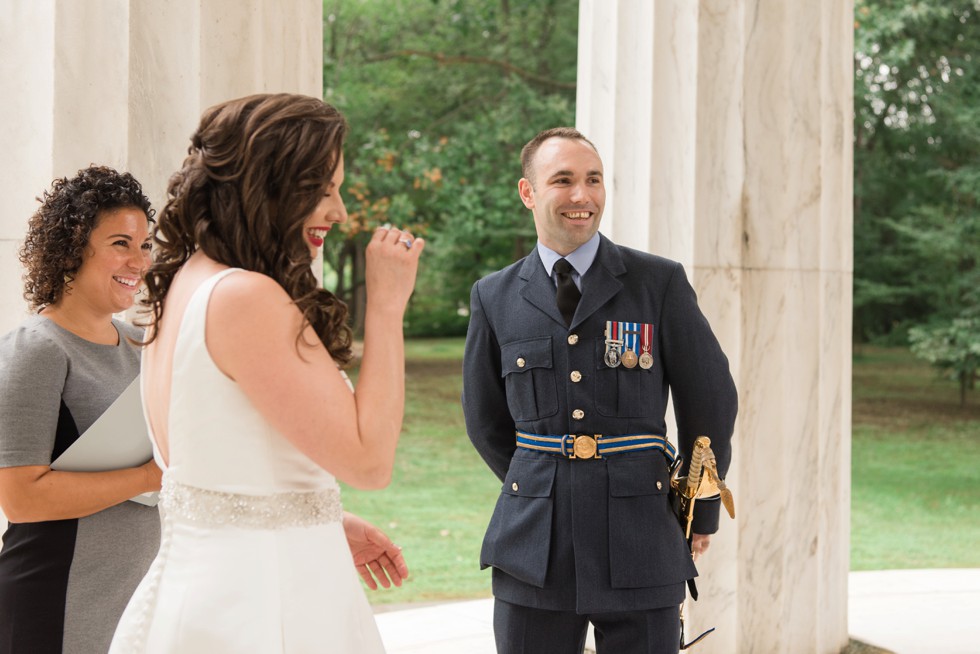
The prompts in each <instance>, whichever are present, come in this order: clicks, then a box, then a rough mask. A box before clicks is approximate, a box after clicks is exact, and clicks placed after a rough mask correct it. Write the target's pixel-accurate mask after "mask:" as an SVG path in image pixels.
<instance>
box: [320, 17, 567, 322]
mask: <svg viewBox="0 0 980 654" xmlns="http://www.w3.org/2000/svg"><path fill="white" fill-rule="evenodd" d="M577 10H578V2H577V0H548V1H546V2H539V3H515V2H510V1H508V0H467V1H465V2H464V1H461V0H431V1H429V2H418V1H415V2H408V1H398V0H326V1H325V2H324V16H325V26H324V55H325V56H324V89H325V91H324V93H325V96H326V99H327V101H329V102H332V103H334V104H336V105H337V106H338V107H339V108H340V109H341V110H342V111H343V112H344V113H345V115H346V116H347V117H348V119H349V121H350V123H351V125H352V133H351V137H350V140H349V143H348V146H347V148H346V156H347V159H346V162H345V163H346V167H347V171H348V172H347V177H348V182H347V184H346V187H347V192H346V200H347V203H348V210H349V213H350V214H351V221H350V224H349V225H348V227H347V229H346V230H345V238H344V240H343V242H342V243H337V242H334V243H331V244H329V245H328V247H327V249H326V251H325V258H326V261H327V266H328V267H329V269H330V273H331V274H332V276H333V278H334V279H335V280H336V286H337V289H338V291H339V293H340V295H341V297H343V298H344V299H345V300H346V301H347V302H348V303H349V304H350V305H351V308H352V313H353V315H354V320H355V327H357V328H360V327H361V326H362V319H363V307H364V303H363V281H362V280H363V251H364V247H365V245H366V243H367V240H368V238H369V235H370V233H371V231H373V228H374V227H375V226H377V225H378V224H383V223H386V222H390V223H392V224H394V225H397V226H404V227H407V228H410V229H412V230H413V231H415V232H416V233H418V234H420V235H424V236H425V237H426V240H427V247H426V253H425V255H424V256H423V261H422V264H421V268H420V271H419V281H418V285H417V289H416V293H415V295H414V296H413V299H412V302H411V305H410V307H409V313H408V315H407V318H406V321H407V325H406V329H407V332H408V333H414V334H426V335H437V334H461V333H463V332H464V331H465V328H466V323H467V316H466V310H467V307H468V305H469V288H470V286H471V285H472V283H473V282H474V281H475V280H476V279H477V278H479V277H480V276H482V275H484V274H486V273H488V272H490V271H492V270H495V269H497V268H500V267H501V266H503V265H506V264H507V263H510V262H512V261H514V260H516V259H517V258H520V257H521V256H524V255H525V254H526V253H527V252H528V251H529V250H530V248H531V247H532V246H533V244H534V228H533V223H532V220H531V217H530V215H529V214H528V213H527V211H526V210H525V209H524V208H523V206H522V205H521V204H520V201H519V199H518V197H517V191H516V188H517V179H518V178H519V176H520V158H519V154H520V148H521V146H522V145H523V144H524V143H525V142H526V141H528V140H529V139H530V138H531V137H532V136H534V134H536V133H537V132H538V131H540V130H542V129H545V128H547V127H553V126H555V125H559V124H562V125H567V124H573V123H574V114H575V112H574V93H575V78H576V52H577V45H576V39H577V24H578V15H577Z"/></svg>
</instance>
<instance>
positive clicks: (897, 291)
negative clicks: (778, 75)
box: [854, 0, 980, 342]
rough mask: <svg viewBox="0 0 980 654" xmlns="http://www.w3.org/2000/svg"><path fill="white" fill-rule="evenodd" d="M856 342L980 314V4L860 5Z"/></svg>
mask: <svg viewBox="0 0 980 654" xmlns="http://www.w3.org/2000/svg"><path fill="white" fill-rule="evenodd" d="M855 19H856V20H855V58H856V60H855V80H854V81H855V93H854V97H855V152H854V166H855V207H854V219H855V225H854V254H855V286H854V305H855V313H854V327H855V337H856V338H857V339H858V340H859V341H863V340H875V339H878V340H881V339H883V338H884V339H889V338H890V339H891V340H892V341H893V342H901V341H902V340H904V339H905V336H906V333H907V330H908V329H909V327H911V326H914V325H921V324H923V323H927V322H934V323H936V324H950V321H951V320H953V319H954V318H957V317H958V316H960V314H961V313H962V312H963V311H965V310H969V309H970V307H976V306H977V302H978V297H977V294H976V293H975V292H974V291H975V289H977V288H978V287H980V267H978V265H977V263H978V261H977V257H978V253H980V211H978V198H980V157H978V152H980V62H978V60H977V56H978V44H980V2H978V1H977V0H943V1H941V2H940V1H938V0H928V1H915V2H908V1H905V0H856V2H855Z"/></svg>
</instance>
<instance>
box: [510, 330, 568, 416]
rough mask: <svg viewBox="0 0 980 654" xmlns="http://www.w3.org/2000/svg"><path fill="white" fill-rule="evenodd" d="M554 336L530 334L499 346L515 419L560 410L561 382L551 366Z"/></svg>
mask: <svg viewBox="0 0 980 654" xmlns="http://www.w3.org/2000/svg"><path fill="white" fill-rule="evenodd" d="M552 366H553V361H552V351H551V337H550V336H545V337H543V338H528V339H525V340H522V341H514V342H512V343H506V344H504V345H501V346H500V370H501V376H502V377H503V378H504V380H505V382H504V384H505V386H506V389H507V406H508V408H509V409H510V414H511V417H512V418H513V419H514V422H525V421H530V420H538V419H540V418H547V417H549V416H553V415H555V414H556V413H558V386H557V382H556V381H555V374H554V370H552Z"/></svg>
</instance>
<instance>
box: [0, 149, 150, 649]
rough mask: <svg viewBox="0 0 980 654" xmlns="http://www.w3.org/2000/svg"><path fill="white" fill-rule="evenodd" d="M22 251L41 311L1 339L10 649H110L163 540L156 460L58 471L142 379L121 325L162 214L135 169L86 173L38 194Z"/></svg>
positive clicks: (1, 484)
mask: <svg viewBox="0 0 980 654" xmlns="http://www.w3.org/2000/svg"><path fill="white" fill-rule="evenodd" d="M40 200H41V206H40V207H39V208H38V210H37V211H36V212H35V214H34V215H33V216H32V217H31V220H30V224H29V228H28V234H27V238H26V240H25V242H24V245H23V247H22V249H21V252H20V258H21V261H22V263H23V264H24V266H25V268H26V275H25V291H24V296H25V298H26V299H27V301H28V302H29V303H30V306H31V308H32V309H33V310H34V311H35V313H34V315H32V316H30V317H29V318H28V319H27V320H25V321H24V322H23V323H21V325H20V326H18V327H17V328H16V329H14V330H13V331H12V332H10V333H8V334H6V335H5V336H4V337H3V338H2V339H0V508H2V510H3V513H4V514H5V515H6V517H7V519H8V521H9V523H10V524H9V526H8V528H7V531H6V533H5V534H4V536H3V549H2V550H0V652H2V653H4V654H6V653H8V652H17V653H21V652H32V653H38V654H47V653H49V652H50V653H52V654H54V653H58V652H80V653H81V652H84V653H85V654H92V653H95V652H105V651H106V650H107V649H108V647H109V641H110V640H111V638H112V633H113V630H114V629H115V626H116V622H117V621H118V619H119V616H120V615H121V614H122V611H123V608H124V607H125V606H126V602H127V601H128V599H129V597H130V595H131V594H132V592H133V590H134V589H135V588H136V585H137V584H138V583H139V580H140V579H141V578H142V576H143V574H145V572H146V570H147V568H148V567H149V564H150V562H151V561H152V560H153V557H154V555H155V554H156V551H157V549H158V547H159V539H160V521H159V516H158V514H157V510H156V508H153V507H149V506H144V505H143V504H137V503H135V502H128V501H127V500H128V499H129V498H131V497H134V496H136V495H139V494H141V493H144V492H148V491H154V490H158V489H159V488H160V470H159V468H157V466H156V464H155V463H154V462H153V461H152V460H151V461H148V462H147V463H146V464H144V465H141V466H138V467H135V468H129V469H124V470H114V471H109V472H61V471H54V470H52V469H51V468H50V464H51V462H52V461H53V460H54V459H56V458H57V457H58V456H59V455H60V454H61V453H62V452H64V451H65V450H66V449H67V448H68V446H70V445H71V444H72V443H73V442H74V441H75V440H76V439H77V438H78V437H79V435H80V434H82V433H84V432H85V430H86V429H88V427H89V426H91V425H92V423H93V422H95V420H96V419H97V418H98V417H99V416H100V415H102V413H103V412H104V411H105V410H106V409H107V408H108V407H109V405H111V404H112V403H113V402H114V401H115V400H116V398H117V397H118V396H119V395H120V394H121V393H122V391H123V390H125V389H126V387H128V386H129V384H130V383H131V382H132V381H133V379H135V378H136V376H137V374H138V373H139V357H140V355H139V349H138V346H136V345H134V342H138V341H139V339H140V338H141V337H142V332H141V330H139V329H137V328H135V327H133V326H132V325H129V324H127V323H125V322H122V321H119V320H115V319H114V318H113V314H115V313H119V312H121V311H125V310H126V309H128V308H129V307H131V306H132V304H133V300H134V298H135V295H136V293H137V289H138V288H139V286H140V282H141V278H142V275H143V272H144V271H145V270H146V268H147V266H148V265H149V262H150V239H149V223H150V220H151V219H152V215H153V211H152V209H151V208H150V201H149V199H148V198H147V197H146V195H144V193H143V190H142V188H141V187H140V184H139V182H137V181H136V180H135V179H134V178H133V177H132V176H131V175H129V174H128V173H118V172H116V171H115V170H112V169H110V168H105V167H96V166H93V167H89V168H86V169H84V170H80V171H79V172H78V174H77V175H76V176H75V177H73V178H71V179H68V178H63V179H57V180H55V181H54V183H53V185H52V187H51V189H50V190H49V191H46V192H45V193H44V196H43V198H40Z"/></svg>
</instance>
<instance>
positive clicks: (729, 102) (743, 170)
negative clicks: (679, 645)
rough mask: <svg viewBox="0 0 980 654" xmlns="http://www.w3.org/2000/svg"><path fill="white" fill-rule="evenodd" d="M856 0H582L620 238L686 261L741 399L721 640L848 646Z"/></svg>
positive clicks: (718, 550) (586, 97) (724, 558)
mask: <svg viewBox="0 0 980 654" xmlns="http://www.w3.org/2000/svg"><path fill="white" fill-rule="evenodd" d="M852 9H853V7H852V0H828V1H827V2H821V3H785V2H782V0H700V1H699V2H692V1H690V0H657V2H655V3H651V2H648V1H646V0H619V1H618V2H614V3H609V2H602V1H600V0H581V2H580V29H579V33H580V37H579V80H578V99H577V110H578V117H577V123H578V127H579V128H580V129H581V130H582V131H583V132H584V133H586V134H587V135H589V136H590V138H592V139H593V141H594V142H595V143H596V145H597V147H598V148H599V151H600V153H601V154H602V155H603V161H604V163H605V166H606V177H607V189H608V193H609V199H608V200H607V214H606V217H605V218H604V225H603V231H604V232H605V233H606V234H607V235H609V236H611V237H612V238H613V239H614V240H616V241H618V242H620V243H623V244H627V245H632V246H633V247H637V248H639V249H643V250H647V251H650V252H654V253H657V254H662V255H664V256H667V257H670V258H673V259H676V260H679V261H681V262H682V263H684V265H685V267H686V268H687V271H688V274H689V276H690V277H691V278H692V282H693V284H694V286H695V288H696V289H697V291H698V294H699V297H700V302H701V306H702V308H703V309H704V311H705V313H706V314H707V316H708V318H709V320H710V321H711V323H712V326H713V327H714V330H715V332H716V334H717V335H718V338H719V340H720V341H721V343H722V346H723V347H724V349H725V351H726V352H727V353H728V355H729V359H730V361H731V364H732V370H733V374H734V375H735V378H736V383H737V385H738V388H739V393H740V412H739V419H738V423H737V426H736V436H735V438H736V441H735V450H734V452H735V454H734V462H733V466H732V470H731V471H730V472H729V475H728V480H729V484H730V485H731V486H732V487H733V488H734V491H735V497H736V505H737V509H738V516H737V520H736V521H735V522H734V523H733V522H731V521H729V520H728V519H727V517H724V516H723V517H722V524H721V531H720V532H719V533H718V534H717V535H716V536H715V537H714V539H713V541H712V548H711V550H710V553H709V555H708V556H707V557H706V558H705V559H703V561H702V563H701V564H700V565H699V568H700V570H701V578H700V580H699V586H700V590H701V594H702V598H701V600H700V601H699V602H697V603H696V604H692V605H690V606H689V608H688V611H689V613H690V615H691V621H692V622H693V627H694V628H696V629H703V628H707V627H709V626H715V627H717V628H718V630H717V632H716V633H715V634H713V635H711V636H710V637H709V638H708V639H707V640H706V641H704V643H703V644H701V645H699V646H698V650H699V651H702V652H705V653H709V652H717V653H726V654H729V653H732V652H742V653H750V652H751V653H753V654H754V653H757V652H758V653H765V652H773V653H777V652H778V653H780V654H783V653H795V652H801V653H807V652H815V653H820V654H824V653H827V654H829V653H831V652H834V653H836V652H839V651H840V649H841V647H842V646H843V645H845V644H846V642H847V624H846V618H847V571H848V561H849V557H848V543H849V501H850V481H849V475H850V389H851V386H850V370H851V369H850V320H851V277H852V269H853V265H852V259H851V250H852V247H851V240H852V235H851V193H852V185H851V171H852V167H851V115H852V113H851V112H852V108H851V104H852V99H851V93H852V77H851V61H852V50H853V45H852V30H853V24H852Z"/></svg>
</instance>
